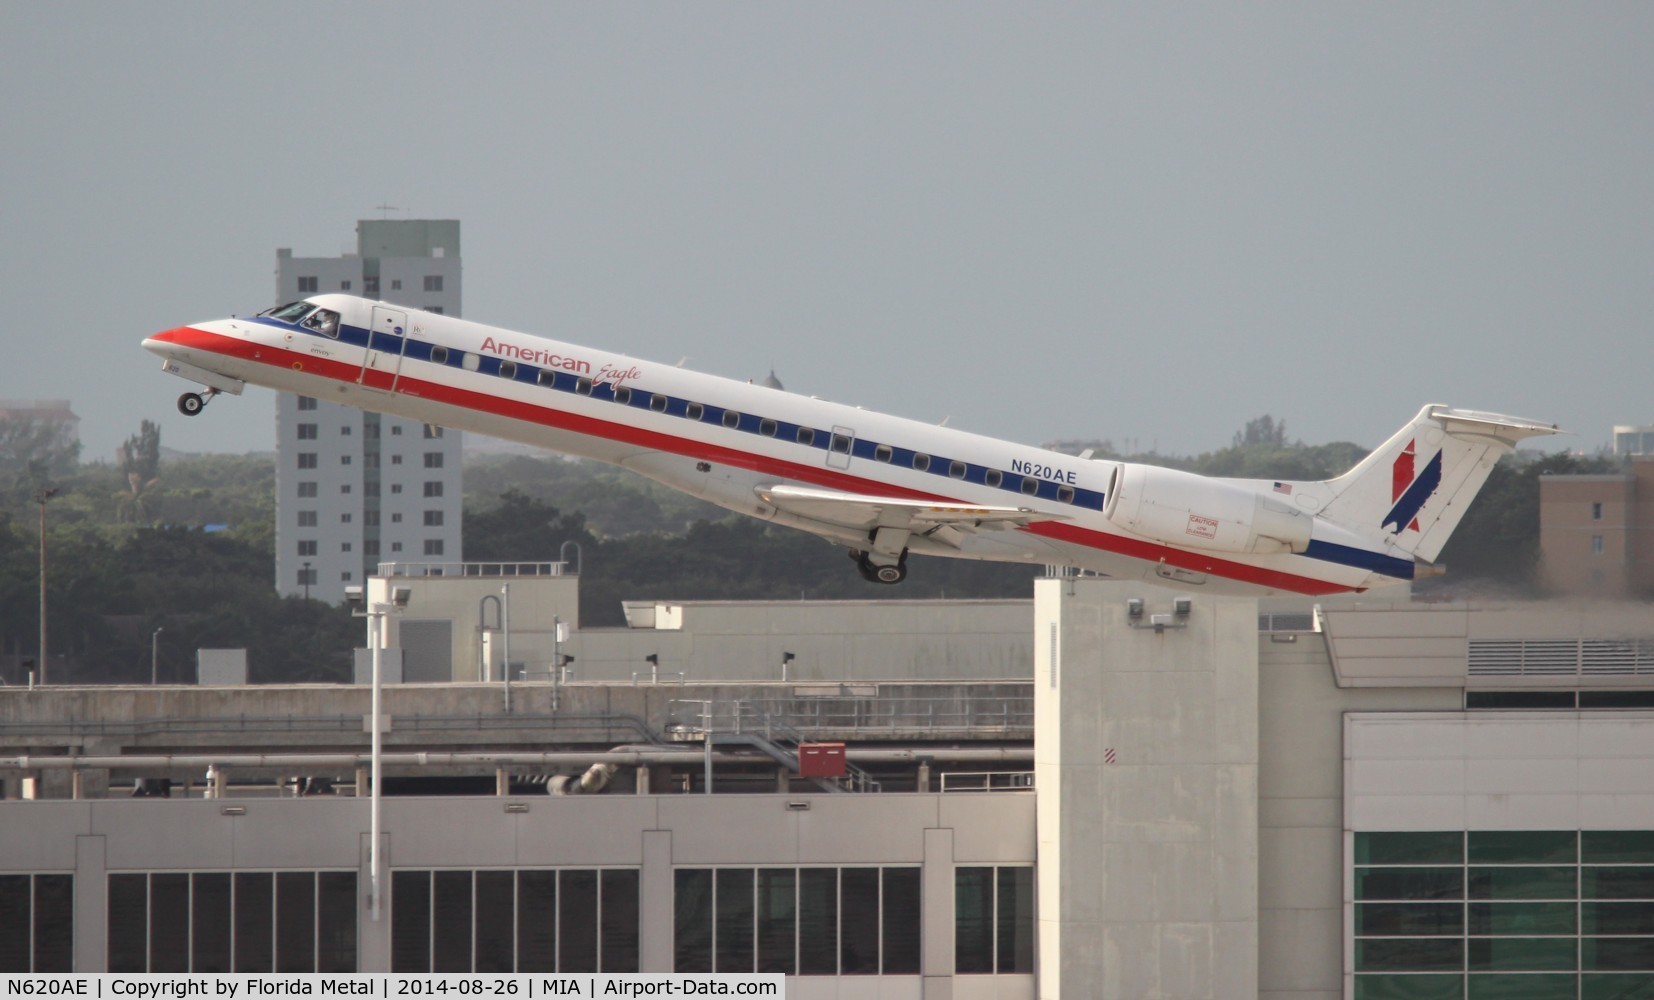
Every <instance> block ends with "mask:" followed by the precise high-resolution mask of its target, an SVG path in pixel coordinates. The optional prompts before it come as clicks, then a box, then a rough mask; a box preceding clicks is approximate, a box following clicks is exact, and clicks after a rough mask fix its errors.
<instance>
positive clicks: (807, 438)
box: [798, 427, 816, 444]
mask: <svg viewBox="0 0 1654 1000" xmlns="http://www.w3.org/2000/svg"><path fill="white" fill-rule="evenodd" d="M798 443H799V444H815V443H816V432H815V428H813V427H800V428H799V429H798Z"/></svg>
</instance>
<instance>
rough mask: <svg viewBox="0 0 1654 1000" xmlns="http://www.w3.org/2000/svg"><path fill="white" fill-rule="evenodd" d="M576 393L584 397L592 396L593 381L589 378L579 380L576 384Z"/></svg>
mask: <svg viewBox="0 0 1654 1000" xmlns="http://www.w3.org/2000/svg"><path fill="white" fill-rule="evenodd" d="M574 391H575V392H578V393H579V394H580V395H582V396H590V395H591V394H592V380H591V379H589V378H583V379H577V380H576V381H575V383H574Z"/></svg>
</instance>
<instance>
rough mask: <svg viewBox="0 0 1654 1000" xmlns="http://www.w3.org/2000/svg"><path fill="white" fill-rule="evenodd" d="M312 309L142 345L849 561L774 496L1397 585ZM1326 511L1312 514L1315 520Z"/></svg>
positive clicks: (1243, 583) (828, 525)
mask: <svg viewBox="0 0 1654 1000" xmlns="http://www.w3.org/2000/svg"><path fill="white" fill-rule="evenodd" d="M307 301H308V302H310V303H313V304H315V305H318V306H322V307H325V308H326V309H329V310H333V311H336V312H337V313H338V316H339V321H338V324H337V327H336V329H334V330H333V331H332V334H333V335H328V334H327V333H324V332H322V331H321V330H318V329H310V328H307V327H304V326H301V325H299V324H296V323H290V322H283V321H281V320H279V319H276V318H272V317H270V316H261V317H255V318H252V319H228V320H213V321H209V322H203V323H196V324H192V325H190V326H186V327H178V328H176V329H173V330H168V331H165V332H163V333H158V334H156V335H154V336H153V337H150V338H149V339H147V340H145V341H144V346H145V347H146V348H148V349H149V350H151V351H153V352H155V353H156V354H159V355H161V356H162V357H163V358H165V359H167V360H168V361H169V362H172V363H176V366H175V368H174V370H176V371H178V373H179V374H183V375H185V376H186V377H190V378H193V379H195V380H196V381H201V382H204V383H205V384H208V385H216V386H217V387H218V388H225V389H230V390H231V391H237V390H239V385H237V384H235V383H237V382H247V383H252V384H255V385H263V386H268V387H271V388H274V389H278V390H281V391H286V392H294V393H299V394H303V395H308V396H314V397H316V398H318V399H324V400H329V401H332V402H336V403H346V404H350V405H353V406H357V407H361V408H363V409H368V410H375V411H379V412H384V413H391V414H395V415H398V416H403V417H409V418H412V419H416V420H421V421H425V422H427V423H432V424H439V425H443V426H449V427H455V428H459V429H463V430H466V431H472V432H477V433H483V434H489V435H493V436H495V437H500V438H505V439H509V440H514V441H521V442H525V443H528V444H533V445H538V446H542V447H545V448H549V449H553V450H556V451H560V452H564V453H567V454H571V455H578V456H582V457H586V458H591V459H596V460H598V461H602V462H609V463H613V464H615V465H620V466H624V467H626V468H628V469H632V470H634V471H636V472H638V473H641V474H642V475H645V476H648V477H650V478H651V479H655V480H657V481H659V482H662V483H665V484H667V485H669V486H672V487H674V488H677V489H680V490H683V491H685V492H687V493H690V494H693V495H695V496H699V497H703V498H705V499H706V500H708V501H711V502H713V503H716V504H718V505H720V506H723V507H726V508H728V509H730V510H734V511H738V512H740V513H743V514H748V515H752V516H755V517H760V518H764V519H767V520H773V521H776V522H779V523H785V524H789V525H792V526H794V527H798V528H801V529H804V530H807V531H811V532H814V533H816V534H819V535H823V536H825V537H828V538H832V539H834V540H836V541H839V542H842V543H844V544H845V545H846V546H849V547H857V546H858V545H860V546H865V545H866V544H867V542H868V536H867V533H866V531H865V530H862V529H859V528H856V527H852V526H847V525H845V524H842V523H833V522H832V521H831V520H818V519H813V518H811V517H807V516H803V515H800V514H798V513H795V512H792V511H788V510H782V509H779V508H778V507H777V506H775V505H773V504H771V503H766V502H765V501H764V499H763V498H762V497H761V496H760V494H759V491H760V490H761V489H764V488H766V487H772V486H776V485H779V484H793V485H798V486H808V487H815V488H819V489H823V490H832V491H840V492H842V493H845V494H851V495H855V496H857V497H861V498H873V499H877V498H901V499H907V500H929V501H938V502H946V503H951V504H980V505H983V506H984V507H998V508H1004V507H1006V506H1007V505H1010V506H1014V507H1020V508H1023V509H1027V510H1031V511H1036V512H1040V513H1041V514H1042V515H1050V516H1051V517H1052V518H1054V519H1053V520H1040V521H1036V522H1034V523H1027V524H1020V525H1016V526H1009V527H1007V526H1002V525H988V526H985V527H983V528H982V530H968V531H952V530H950V531H945V532H936V533H932V534H926V533H923V532H915V533H913V534H912V535H911V537H908V538H906V540H905V547H906V548H907V549H909V550H911V551H913V552H917V553H922V554H930V555H943V556H954V557H962V558H975V559H994V560H1004V561H1017V562H1032V563H1045V564H1060V565H1069V566H1076V567H1080V568H1084V569H1089V570H1094V571H1097V572H1101V573H1105V574H1108V575H1111V576H1119V577H1145V578H1147V579H1150V580H1158V581H1159V582H1164V583H1166V584H1168V585H1173V586H1180V587H1189V586H1205V587H1207V588H1208V589H1211V588H1218V589H1223V590H1229V591H1241V592H1250V593H1277V592H1283V593H1304V594H1324V593H1334V592H1340V591H1349V590H1359V589H1364V588H1366V587H1368V586H1372V585H1375V584H1378V583H1383V582H1395V579H1394V577H1396V576H1398V575H1400V574H1398V573H1389V574H1380V573H1375V572H1373V571H1372V570H1371V569H1370V568H1367V567H1363V566H1357V565H1346V564H1342V563H1340V562H1334V561H1327V560H1323V559H1317V558H1312V557H1309V556H1305V555H1301V554H1295V553H1293V552H1265V553H1257V552H1250V551H1248V552H1212V551H1203V550H1201V549H1200V548H1195V547H1186V546H1181V545H1174V544H1168V543H1167V542H1165V541H1160V540H1156V539H1154V538H1152V537H1145V536H1143V535H1139V534H1134V533H1133V532H1131V531H1127V530H1122V528H1121V527H1120V526H1119V525H1118V524H1117V523H1115V522H1114V521H1112V520H1111V519H1110V517H1109V516H1108V515H1107V514H1106V513H1105V511H1104V508H1105V505H1106V500H1107V492H1108V491H1109V490H1110V488H1111V483H1112V482H1113V481H1114V480H1113V477H1114V476H1115V475H1116V473H1117V471H1118V470H1119V469H1120V467H1121V463H1117V462H1112V461H1096V460H1088V459H1082V458H1078V457H1073V456H1067V455H1061V454H1057V453H1055V452H1051V451H1047V450H1044V449H1041V448H1036V447H1030V446H1026V445H1018V444H1013V443H1010V442H1007V441H1000V440H996V439H993V438H989V437H984V436H981V435H977V434H971V433H967V432H964V431H959V430H953V429H950V428H947V427H939V426H936V425H933V424H927V423H922V422H919V421H915V420H908V419H904V418H901V417H895V416H889V415H886V414H881V413H875V412H872V411H868V410H863V409H860V408H857V407H853V406H846V405H843V404H839V403H833V402H829V401H827V400H822V399H816V398H812V397H805V396H800V395H797V394H795V393H789V392H785V391H782V390H778V389H772V388H768V387H765V386H761V385H754V384H751V383H746V382H740V381H736V380H732V379H726V378H721V377H718V376H713V375H707V374H703V373H698V372H694V371H688V370H685V369H682V368H678V367H673V366H671V365H663V364H657V363H654V362H650V361H642V360H638V359H634V358H629V357H626V356H624V355H620V354H615V353H612V352H608V351H603V350H597V349H593V348H588V347H581V346H577V345H574V344H567V343H562V342H559V341H554V340H548V339H544V338H540V337H533V336H529V335H527V334H522V333H517V332H513V331H509V330H502V329H498V328H494V327H489V326H484V325H482V324H480V323H474V322H470V321H467V320H462V319H458V318H454V317H449V316H442V315H435V314H431V313H425V312H421V311H418V310H410V309H405V308H402V307H396V306H390V305H387V304H385V303H378V302H371V301H368V300H365V299H358V298H354V297H352V296H346V295H320V296H313V297H311V298H310V299H308V300H307ZM369 331H372V332H371V335H370V333H369ZM204 373H206V374H204ZM209 375H211V376H217V377H218V380H217V381H213V380H211V379H210V378H209ZM1214 482H1216V481H1214ZM1310 493H1311V491H1309V490H1306V491H1305V495H1304V498H1303V502H1304V503H1305V504H1306V505H1307V504H1312V503H1315V502H1318V501H1317V500H1316V499H1315V497H1313V496H1312V495H1310ZM1311 512H1313V511H1311ZM1316 530H1317V531H1318V532H1319V531H1320V529H1319V528H1317V529H1316Z"/></svg>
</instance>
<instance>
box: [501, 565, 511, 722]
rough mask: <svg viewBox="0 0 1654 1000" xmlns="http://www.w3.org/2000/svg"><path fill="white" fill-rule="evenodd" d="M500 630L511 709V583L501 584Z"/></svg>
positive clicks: (507, 697) (507, 696) (508, 699)
mask: <svg viewBox="0 0 1654 1000" xmlns="http://www.w3.org/2000/svg"><path fill="white" fill-rule="evenodd" d="M500 631H501V632H503V633H505V664H504V669H503V671H502V673H503V675H504V676H505V710H506V712H507V713H510V711H511V584H509V583H502V584H500Z"/></svg>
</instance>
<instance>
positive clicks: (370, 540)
mask: <svg viewBox="0 0 1654 1000" xmlns="http://www.w3.org/2000/svg"><path fill="white" fill-rule="evenodd" d="M321 292H345V293H348V294H351V295H361V296H365V297H367V298H370V299H379V300H382V301H385V302H393V303H396V304H397V305H402V306H409V307H411V308H415V309H424V310H426V311H427V312H435V313H446V314H448V315H450V316H457V315H459V312H460V252H459V221H458V220H456V219H396V220H393V219H379V220H362V221H360V222H358V223H357V224H356V253H354V254H346V255H344V256H341V257H295V256H293V252H292V251H291V250H285V249H283V250H277V251H276V301H277V302H291V301H293V300H295V299H301V298H304V297H305V296H307V295H315V294H318V293H321ZM462 487H463V482H462V478H461V453H460V433H459V432H458V431H454V430H448V429H445V428H441V427H433V426H427V425H425V424H421V423H419V422H417V421H413V420H405V419H402V418H400V417H391V416H383V415H380V414H377V413H365V412H363V411H361V410H358V409H356V408H355V407H351V406H343V405H340V404H337V403H330V402H328V401H326V400H323V399H315V398H311V397H308V396H295V395H292V394H290V393H281V394H279V395H278V396H277V400H276V589H277V590H278V591H279V592H280V593H282V594H284V595H299V594H304V593H305V592H306V588H307V585H308V592H309V595H310V596H311V597H313V598H317V599H318V600H324V601H330V602H337V601H340V600H342V599H343V598H344V588H345V587H347V586H350V585H353V584H362V583H365V582H366V581H367V578H368V577H369V576H370V575H372V573H373V572H374V570H375V569H376V568H377V566H378V565H379V563H380V562H381V561H384V562H457V561H459V560H460V559H461V558H462V553H461V549H460V528H461V523H460V518H461V500H462V495H463V492H464V491H463V488H462Z"/></svg>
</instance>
